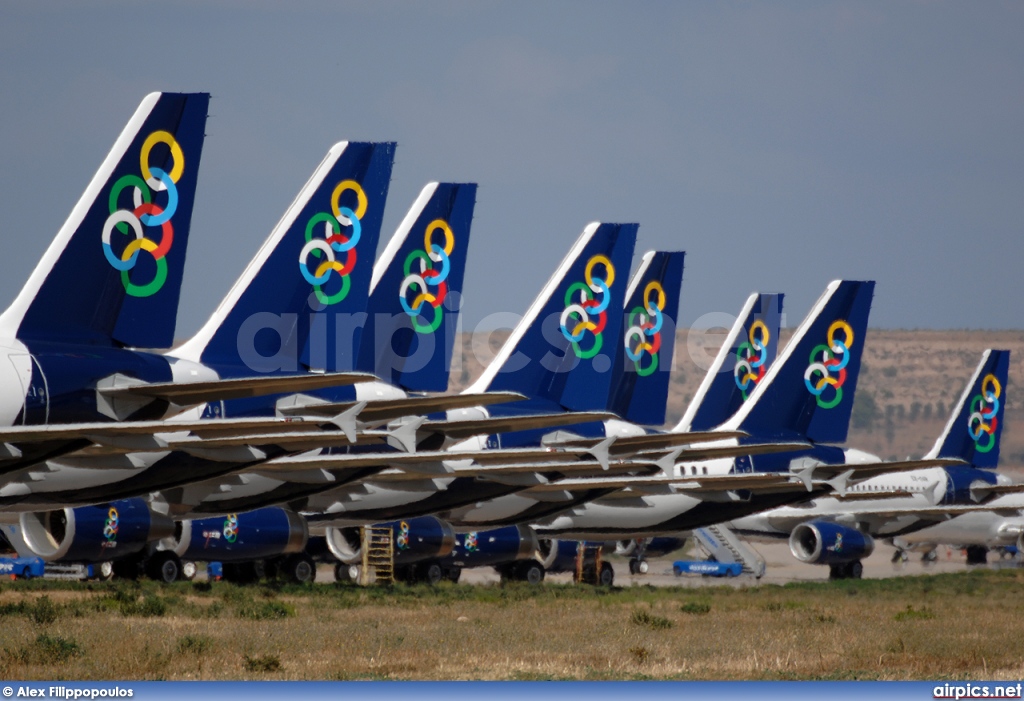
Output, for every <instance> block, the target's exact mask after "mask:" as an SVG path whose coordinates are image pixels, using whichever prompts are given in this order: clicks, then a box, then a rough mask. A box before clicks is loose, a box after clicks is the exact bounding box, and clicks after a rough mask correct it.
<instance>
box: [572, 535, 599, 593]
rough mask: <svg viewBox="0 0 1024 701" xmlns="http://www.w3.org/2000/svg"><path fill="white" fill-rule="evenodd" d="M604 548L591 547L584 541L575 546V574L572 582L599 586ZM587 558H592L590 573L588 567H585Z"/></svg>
mask: <svg viewBox="0 0 1024 701" xmlns="http://www.w3.org/2000/svg"><path fill="white" fill-rule="evenodd" d="M603 550H604V547H603V546H601V545H591V544H589V543H586V542H584V541H582V540H581V541H580V542H578V543H577V544H576V573H575V577H574V578H573V581H575V582H576V583H577V584H579V583H580V582H586V583H587V584H599V583H600V581H601V555H602V551H603ZM588 556H590V557H591V558H593V572H591V571H590V567H589V566H588V565H587V560H588V559H589V558H588Z"/></svg>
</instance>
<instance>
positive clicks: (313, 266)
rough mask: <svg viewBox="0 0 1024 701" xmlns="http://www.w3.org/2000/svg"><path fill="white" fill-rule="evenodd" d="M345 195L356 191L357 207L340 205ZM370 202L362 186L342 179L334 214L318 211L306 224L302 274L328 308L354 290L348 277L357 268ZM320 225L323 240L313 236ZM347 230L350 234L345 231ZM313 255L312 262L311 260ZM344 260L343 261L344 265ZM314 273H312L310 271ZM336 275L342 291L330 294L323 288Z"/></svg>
mask: <svg viewBox="0 0 1024 701" xmlns="http://www.w3.org/2000/svg"><path fill="white" fill-rule="evenodd" d="M345 192H353V193H355V196H356V208H355V210H354V211H353V210H352V209H351V208H349V207H342V206H341V204H340V203H341V196H342V194H343V193H345ZM367 206H368V201H367V199H366V193H365V192H363V188H362V186H361V185H360V184H359V183H357V182H356V181H355V180H342V181H341V182H340V183H338V184H337V185H336V186H335V188H334V192H333V193H331V211H330V212H317V213H316V214H314V215H313V216H312V217H310V219H309V221H308V222H306V245H305V246H303V247H302V251H301V252H300V253H299V272H301V273H302V277H304V278H306V282H308V283H309V284H310V285H312V286H313V292H314V294H315V295H316V298H317V300H318V301H319V302H320V304H323V305H325V306H327V305H331V304H337V303H338V302H340V301H342V300H343V299H345V297H347V296H348V292H349V290H350V289H351V288H352V281H351V280H350V279H349V275H351V274H352V271H353V270H354V269H355V267H356V246H357V245H358V244H359V239H360V237H361V236H362V232H363V225H362V219H363V217H365V216H366V208H367ZM318 225H322V226H323V233H324V237H323V238H319V237H316V236H314V230H315V229H316V228H317V226H318ZM343 228H345V229H348V233H347V234H343V233H342V229H343ZM310 256H312V257H313V260H312V261H311V260H310ZM342 257H344V259H345V260H344V262H342V260H341V259H342ZM311 270H312V271H311ZM332 273H337V274H338V276H339V279H340V285H341V286H340V288H338V289H337V290H335V291H334V292H333V293H331V294H327V293H326V292H324V287H325V286H326V285H327V283H328V281H329V280H330V279H331V275H332Z"/></svg>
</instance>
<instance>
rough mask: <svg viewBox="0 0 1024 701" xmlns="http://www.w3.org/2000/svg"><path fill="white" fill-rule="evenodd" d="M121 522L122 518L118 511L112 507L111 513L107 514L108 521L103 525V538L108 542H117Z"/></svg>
mask: <svg viewBox="0 0 1024 701" xmlns="http://www.w3.org/2000/svg"><path fill="white" fill-rule="evenodd" d="M120 521H121V518H120V516H118V513H117V509H115V508H114V507H113V506H111V507H110V511H108V512H107V520H106V521H105V522H104V524H103V537H104V538H106V539H107V540H115V539H116V538H117V529H118V527H119V526H120Z"/></svg>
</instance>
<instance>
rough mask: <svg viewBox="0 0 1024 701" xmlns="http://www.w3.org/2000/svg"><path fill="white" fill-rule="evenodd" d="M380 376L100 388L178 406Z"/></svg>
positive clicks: (249, 379) (266, 378)
mask: <svg viewBox="0 0 1024 701" xmlns="http://www.w3.org/2000/svg"><path fill="white" fill-rule="evenodd" d="M376 379H377V378H376V377H374V376H373V375H370V374H369V373H365V372H325V373H309V374H305V375H266V376H263V377H240V378H235V379H227V380H210V381H207V382H156V383H150V384H137V385H123V386H116V385H115V386H113V387H103V388H99V389H97V391H98V392H100V393H101V394H103V395H106V396H110V397H149V398H151V399H163V400H166V401H168V402H171V403H172V404H177V405H178V406H191V405H195V404H203V403H205V402H212V401H223V400H229V399H243V398H246V397H262V396H265V395H268V394H293V393H297V392H310V391H313V390H318V389H326V388H328V387H344V386H346V385H354V384H356V383H359V382H370V381H373V380H376Z"/></svg>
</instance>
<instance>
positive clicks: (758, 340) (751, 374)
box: [732, 319, 772, 401]
mask: <svg viewBox="0 0 1024 701" xmlns="http://www.w3.org/2000/svg"><path fill="white" fill-rule="evenodd" d="M771 337H772V335H771V333H770V332H769V331H768V327H767V326H766V325H765V323H764V322H763V321H761V320H760V319H758V320H757V321H755V322H754V323H753V324H751V326H750V334H749V335H748V338H749V340H747V341H744V342H743V343H741V344H740V345H739V347H737V348H736V365H735V367H734V368H733V371H732V374H733V377H735V379H736V386H737V387H739V389H740V393H741V394H742V395H743V401H747V397H749V396H750V393H751V392H753V391H754V388H755V387H757V384H758V383H759V382H760V381H761V379H762V378H764V374H765V372H767V371H768V365H767V363H766V361H767V360H768V341H769V340H771Z"/></svg>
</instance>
